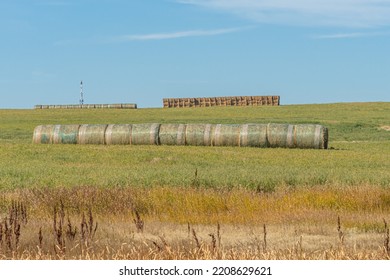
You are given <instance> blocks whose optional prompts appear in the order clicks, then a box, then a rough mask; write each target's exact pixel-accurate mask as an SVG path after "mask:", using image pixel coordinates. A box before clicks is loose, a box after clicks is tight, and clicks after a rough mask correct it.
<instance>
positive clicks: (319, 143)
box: [294, 124, 328, 149]
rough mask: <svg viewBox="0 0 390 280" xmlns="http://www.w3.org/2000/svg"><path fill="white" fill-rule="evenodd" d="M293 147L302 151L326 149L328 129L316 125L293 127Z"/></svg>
mask: <svg viewBox="0 0 390 280" xmlns="http://www.w3.org/2000/svg"><path fill="white" fill-rule="evenodd" d="M294 135H295V139H294V143H295V146H296V147H298V148H304V149H327V148H328V129H327V128H326V127H323V126H322V125H317V124H298V125H295V133H294Z"/></svg>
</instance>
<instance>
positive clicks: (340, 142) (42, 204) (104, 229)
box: [0, 103, 390, 259]
mask: <svg viewBox="0 0 390 280" xmlns="http://www.w3.org/2000/svg"><path fill="white" fill-rule="evenodd" d="M149 122H158V123H269V122H273V123H291V124H299V123H315V124H321V125H324V126H326V127H328V129H329V147H330V148H329V149H328V150H312V149H284V148H267V149H261V148H249V147H245V148H243V147H191V146H143V145H140V146H136V145H133V146H119V145H118V146H104V145H45V144H32V136H33V130H34V128H35V127H36V126H37V125H41V124H111V123H112V124H125V123H129V124H132V123H149ZM389 128H390V103H343V104H320V105H290V106H278V107H226V108H193V109H191V108H183V109H137V110H115V109H88V110H67V109H63V110H59V109H52V110H0V237H1V236H2V238H0V259H31V258H32V259H74V258H76V259H88V258H93V259H329V258H330V259H389V258H390V244H389V243H390V241H389V229H388V226H387V223H388V222H389V221H390V159H389V155H390V131H389ZM15 203H17V204H15ZM12 205H13V206H12ZM15 205H25V207H26V209H27V210H26V211H28V223H27V221H26V222H24V221H23V220H21V221H18V220H17V219H16V222H15V219H14V218H12V219H11V217H15V215H16V217H19V218H20V217H21V216H23V215H24V214H23V213H24V212H23V211H24V210H23V209H24V208H23V207H22V208H21V209H22V210H23V211H22V214H21V213H20V211H21V210H20V209H19V208H18V209H19V210H15V209H16V208H15ZM61 205H63V207H64V208H65V209H64V210H63V216H62V219H63V222H62V225H63V227H62V228H61V230H59V229H58V219H61V215H59V216H58V217H57V214H55V215H54V218H53V209H56V210H55V211H56V212H55V213H57V212H58V211H60V212H61V210H60V209H61ZM11 206H12V207H11ZM89 210H91V211H92V213H93V214H94V215H95V220H94V221H97V222H98V223H99V227H98V230H97V232H96V236H95V235H94V233H93V234H92V233H91V232H86V233H85V232H83V231H82V228H81V226H80V225H81V224H83V222H81V224H80V223H78V222H79V221H80V220H82V218H81V217H82V216H83V215H84V214H83V213H88V211H89ZM18 211H19V212H18ZM15 213H18V214H15ZM136 213H138V214H139V215H140V219H141V220H142V221H143V223H144V224H145V229H142V230H140V229H139V228H138V226H137V223H136V220H137V216H136ZM65 216H66V217H67V218H68V220H67V221H66V219H65ZM87 216H88V214H87ZM340 217H341V223H340V220H339V218H340ZM53 219H54V220H55V222H54V228H55V229H54V230H53ZM56 219H57V220H56ZM83 219H84V218H83ZM11 221H12V222H13V231H12V232H10V231H6V229H5V228H8V229H9V228H10V226H9V225H10V224H11ZM18 223H19V224H21V227H20V228H21V232H22V233H20V231H17V230H16V229H17V225H18ZM65 223H67V224H68V225H67V226H65ZM90 223H91V224H92V225H93V224H94V222H91V221H90ZM15 225H16V226H15ZM69 225H71V226H72V227H73V229H74V227H75V226H76V227H78V231H77V235H76V237H75V236H73V237H72V230H69ZM217 225H218V229H217ZM265 225H267V232H268V235H267V238H268V239H267V242H266V241H265V239H266V236H265V234H264V236H263V226H264V227H265ZM71 229H72V228H71ZM84 230H85V227H84ZM211 236H214V239H212V238H211ZM221 236H222V237H221ZM216 237H218V238H217V239H218V242H215V238H216ZM220 239H222V242H221V240H220ZM262 240H264V241H262ZM65 243H66V244H65Z"/></svg>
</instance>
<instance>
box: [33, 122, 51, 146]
mask: <svg viewBox="0 0 390 280" xmlns="http://www.w3.org/2000/svg"><path fill="white" fill-rule="evenodd" d="M53 130H54V125H38V126H37V127H36V128H35V129H34V134H33V143H35V144H51V143H52V138H53Z"/></svg>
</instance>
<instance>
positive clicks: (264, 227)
mask: <svg viewBox="0 0 390 280" xmlns="http://www.w3.org/2000/svg"><path fill="white" fill-rule="evenodd" d="M263 242H264V244H263V250H264V252H267V227H266V226H265V224H263Z"/></svg>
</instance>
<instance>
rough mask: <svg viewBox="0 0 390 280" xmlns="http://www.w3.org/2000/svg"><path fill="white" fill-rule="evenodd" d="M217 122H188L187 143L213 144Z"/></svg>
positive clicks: (198, 144)
mask: <svg viewBox="0 0 390 280" xmlns="http://www.w3.org/2000/svg"><path fill="white" fill-rule="evenodd" d="M215 127H216V125H215V124H187V129H186V137H185V138H186V145H192V146H213V145H214V135H215Z"/></svg>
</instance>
